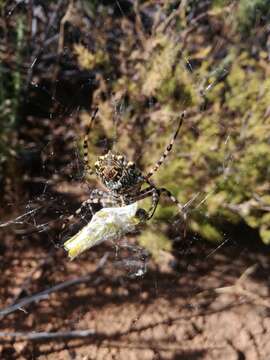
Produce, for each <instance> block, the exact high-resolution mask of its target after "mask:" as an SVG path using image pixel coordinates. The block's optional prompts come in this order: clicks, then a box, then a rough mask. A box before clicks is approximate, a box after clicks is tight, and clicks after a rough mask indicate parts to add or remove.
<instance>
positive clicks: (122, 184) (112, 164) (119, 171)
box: [95, 151, 144, 195]
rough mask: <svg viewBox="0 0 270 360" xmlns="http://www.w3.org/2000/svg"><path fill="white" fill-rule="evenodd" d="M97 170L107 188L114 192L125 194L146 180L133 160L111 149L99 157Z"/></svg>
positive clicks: (96, 163) (96, 165)
mask: <svg viewBox="0 0 270 360" xmlns="http://www.w3.org/2000/svg"><path fill="white" fill-rule="evenodd" d="M95 171H96V174H97V176H98V177H99V178H100V180H101V181H102V183H103V184H104V185H105V186H106V188H107V189H108V190H109V191H111V192H113V193H114V194H119V195H120V194H123V193H125V192H126V191H127V189H133V188H134V186H135V187H136V188H137V186H138V185H140V184H142V183H143V181H144V179H143V177H142V176H140V171H139V169H138V168H136V166H135V164H134V163H133V162H132V161H127V159H126V157H125V156H123V155H120V154H114V153H113V152H111V151H109V152H108V153H107V154H106V155H103V156H99V157H98V160H97V161H96V162H95Z"/></svg>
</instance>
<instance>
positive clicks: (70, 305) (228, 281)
mask: <svg viewBox="0 0 270 360" xmlns="http://www.w3.org/2000/svg"><path fill="white" fill-rule="evenodd" d="M15 240H16V241H15ZM47 240H48V239H47ZM130 241H131V243H132V239H131V240H130ZM15 244H16V245H15ZM44 244H45V245H44ZM236 244H237V242H234V243H231V244H227V246H224V247H221V248H220V249H218V250H217V251H214V252H213V253H212V254H211V252H212V250H213V249H214V248H213V247H210V246H208V245H203V246H201V245H200V246H198V245H196V246H195V245H194V244H193V245H191V246H190V249H189V252H188V253H186V254H184V255H183V254H178V255H177V252H175V254H174V255H170V254H166V253H164V254H163V255H162V256H163V257H162V259H163V260H162V261H161V264H162V265H158V264H156V263H154V262H153V260H151V259H150V260H149V262H148V264H147V272H146V273H145V274H144V275H143V276H142V277H138V276H132V275H135V272H133V271H134V269H131V267H129V264H126V263H125V260H126V259H130V258H129V257H130V256H131V255H130V253H129V254H127V253H125V251H124V252H122V253H121V254H120V255H119V254H118V255H117V254H116V252H115V249H114V248H113V246H111V245H110V244H102V245H100V246H98V247H97V248H95V249H92V250H91V251H88V252H87V253H86V254H84V255H83V256H82V257H80V258H79V259H77V260H74V261H72V262H70V261H69V260H68V259H67V256H66V254H65V253H64V250H63V249H56V248H55V247H54V246H52V245H51V243H50V244H49V245H48V241H45V239H43V240H41V239H40V238H35V236H31V237H29V236H26V237H22V236H20V237H18V236H17V237H14V235H10V234H9V235H8V233H6V234H3V236H2V242H1V262H0V264H1V286H0V295H1V309H3V308H5V307H7V306H9V305H11V304H13V303H16V302H18V301H20V300H21V299H23V298H25V297H27V296H30V295H32V294H35V293H38V292H40V291H43V290H45V289H48V288H50V287H52V286H54V285H56V284H58V283H61V282H63V281H67V280H69V279H75V278H78V277H81V276H84V275H87V274H88V275H90V276H89V278H88V281H82V282H81V283H79V284H77V285H73V286H68V287H66V288H65V289H62V290H60V291H58V292H53V293H52V294H50V295H49V296H47V298H44V299H42V300H40V301H37V302H32V303H30V304H28V305H26V306H23V307H22V308H21V309H18V310H16V311H14V312H11V313H10V314H8V315H5V316H2V319H1V323H0V328H1V329H0V331H1V332H2V331H4V332H9V333H10V332H14V331H16V332H23V333H24V334H28V335H29V333H31V332H50V333H54V332H58V333H59V332H61V331H65V332H71V331H76V330H77V331H78V330H87V329H88V330H89V331H90V330H91V334H88V336H86V337H84V338H82V337H81V338H80V337H79V338H71V339H68V338H54V339H51V340H49V341H48V340H45V339H42V340H25V339H23V340H20V341H19V339H18V338H17V339H16V340H15V339H14V338H10V337H8V336H5V335H4V334H3V333H1V338H0V340H1V342H0V354H1V355H0V358H1V359H40V360H45V359H140V360H148V359H149V360H150V359H171V360H173V359H174V360H176V359H179V360H180V359H187V360H188V359H213V360H214V359H215V360H216V359H219V360H223V359H224V360H225V359H226V360H237V359H238V360H243V359H247V360H253V359H258V360H259V359H262V360H268V359H270V342H269V335H270V318H269V308H270V302H269V297H268V296H269V270H270V265H269V255H268V253H269V250H268V249H267V248H266V247H260V249H259V248H258V249H256V247H243V246H239V245H238V246H237V245H236ZM105 253H107V254H108V258H107V260H106V262H105V264H104V266H103V267H102V268H101V269H100V270H98V271H95V269H96V266H97V264H98V262H99V260H100V259H101V258H102V256H103V255H104V254H105ZM209 254H210V255H209ZM119 256H120V257H119ZM130 264H131V263H130ZM142 265H143V263H142ZM254 265H256V266H255V267H254ZM91 274H92V275H91ZM233 285H234V286H233ZM222 287H225V288H222Z"/></svg>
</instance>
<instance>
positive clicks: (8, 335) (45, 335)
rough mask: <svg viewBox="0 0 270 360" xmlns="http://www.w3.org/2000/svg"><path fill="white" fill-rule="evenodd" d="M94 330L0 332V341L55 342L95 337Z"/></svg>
mask: <svg viewBox="0 0 270 360" xmlns="http://www.w3.org/2000/svg"><path fill="white" fill-rule="evenodd" d="M95 334H96V332H95V330H92V329H89V330H74V331H59V332H47V331H42V332H17V331H16V332H4V331H2V332H0V342H1V341H14V340H16V341H23V340H34V341H37V340H55V339H74V338H85V337H88V336H92V335H95Z"/></svg>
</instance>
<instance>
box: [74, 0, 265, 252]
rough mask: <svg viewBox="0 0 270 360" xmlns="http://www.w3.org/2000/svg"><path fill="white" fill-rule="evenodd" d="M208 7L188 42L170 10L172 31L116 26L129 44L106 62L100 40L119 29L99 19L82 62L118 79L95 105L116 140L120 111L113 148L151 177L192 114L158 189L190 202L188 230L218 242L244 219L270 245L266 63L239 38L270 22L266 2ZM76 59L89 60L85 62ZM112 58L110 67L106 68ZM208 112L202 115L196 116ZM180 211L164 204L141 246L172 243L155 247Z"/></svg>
mask: <svg viewBox="0 0 270 360" xmlns="http://www.w3.org/2000/svg"><path fill="white" fill-rule="evenodd" d="M175 4H176V3H175ZM191 4H193V5H194V6H193V5H192V6H193V7H192V6H191V8H192V9H191V10H192V11H191V12H190V13H189V14H190V17H192V16H197V15H198V14H197V7H196V6H195V5H196V4H197V2H196V1H195V2H192V3H191ZM211 5H212V8H211V7H210V8H208V9H210V10H209V11H208V12H209V13H208V12H207V16H208V17H207V21H206V20H205V18H204V16H206V15H205V14H202V15H203V16H202V20H201V21H202V23H201V24H202V25H200V20H198V24H197V23H196V21H195V20H194V22H195V23H196V25H197V27H196V26H195V27H194V28H192V26H193V25H194V23H193V22H192V21H191V24H190V26H191V28H189V29H187V30H188V31H187V34H189V35H190V37H189V38H185V39H184V36H183V37H181V36H180V35H181V34H180V35H179V32H180V28H181V31H182V29H183V27H184V26H186V27H187V26H189V21H188V17H187V16H186V15H185V11H182V12H181V11H180V10H179V13H177V11H176V12H173V11H172V9H171V8H170V6H167V7H166V6H165V8H166V17H167V18H166V20H167V19H168V18H171V22H168V23H166V26H164V27H162V21H161V20H160V22H161V24H159V26H157V28H156V29H155V31H152V32H151V31H149V34H150V33H151V35H148V34H147V35H146V32H145V31H144V29H143V28H141V29H139V28H140V26H141V24H140V21H139V20H138V19H137V22H136V24H135V23H132V21H130V22H129V21H128V20H127V19H126V18H125V19H122V20H121V19H119V22H120V23H121V26H120V28H121V30H122V29H124V36H123V37H122V38H121V39H120V38H119V44H118V45H119V46H118V47H117V52H116V54H114V52H113V51H112V52H110V54H109V56H110V59H108V58H107V57H106V51H104V52H103V49H105V46H104V44H105V42H106V41H105V40H104V39H106V36H107V34H108V33H110V30H111V27H110V26H112V27H113V29H114V30H115V23H113V21H114V19H113V20H112V19H111V18H110V19H109V21H108V20H107V19H108V17H106V15H105V14H103V15H100V16H104V28H102V30H101V29H100V28H98V31H97V33H98V36H95V44H94V47H93V48H95V49H97V50H96V53H86V52H85V51H79V52H78V51H77V55H78V62H79V64H80V67H81V68H85V69H91V70H92V71H99V70H100V68H101V65H102V67H103V69H104V67H105V68H106V71H107V72H106V77H108V78H110V79H112V80H111V81H110V83H109V85H108V82H106V81H105V80H104V78H103V79H102V81H100V88H99V89H97V91H96V92H95V94H94V96H93V102H94V103H95V102H96V103H97V104H98V106H99V109H100V119H101V120H100V125H101V126H102V127H103V129H104V131H105V133H107V134H108V135H109V134H111V132H112V125H110V124H112V121H111V119H112V118H114V116H115V109H116V108H117V109H121V113H120V116H119V122H118V134H119V135H118V138H117V139H118V142H117V145H116V149H117V150H118V151H123V152H124V153H126V154H127V155H128V156H129V157H130V158H132V157H134V159H135V160H136V161H137V163H138V164H139V166H141V167H142V168H145V169H148V168H150V167H151V166H152V165H153V164H154V163H155V162H156V161H157V160H158V159H159V157H160V155H161V154H162V152H163V151H164V149H165V148H166V145H167V144H168V141H169V139H170V137H171V134H172V133H173V131H174V129H175V123H176V119H177V116H178V115H179V113H180V112H181V111H183V110H184V109H187V113H188V115H187V118H186V120H185V122H184V125H183V128H182V129H181V133H180V136H179V138H178V139H177V141H176V144H175V146H174V149H173V152H172V154H170V156H169V158H168V159H167V160H166V162H165V164H164V165H163V166H162V167H161V169H160V170H159V172H158V173H156V174H155V175H154V177H153V180H154V181H155V182H156V184H157V185H158V186H161V187H167V188H168V189H170V190H171V192H172V193H173V194H174V195H175V196H176V197H177V198H178V200H179V201H180V202H181V203H182V204H185V203H186V202H188V201H190V200H192V199H193V200H192V201H191V204H190V208H189V210H192V211H190V213H189V226H190V229H191V230H192V231H195V232H197V233H199V234H201V235H202V236H203V237H204V238H206V239H208V240H210V241H222V240H223V236H224V235H223V233H224V231H223V229H224V226H226V225H227V224H228V223H231V224H237V223H239V222H240V221H243V220H244V221H245V222H246V223H247V224H248V225H249V226H251V227H253V228H256V229H258V231H259V233H260V235H261V237H262V239H263V241H264V242H265V243H269V242H270V238H269V237H270V235H269V234H270V229H269V212H270V201H269V198H268V197H267V196H268V194H269V191H270V186H269V178H270V167H269V164H270V143H269V133H270V115H269V114H270V110H269V104H270V80H269V72H270V66H269V62H268V61H267V58H268V56H269V54H268V53H267V51H266V48H259V46H261V45H258V43H256V46H257V48H256V49H258V51H257V52H256V56H257V57H256V58H255V57H254V53H253V52H252V49H253V48H254V47H253V45H254V44H253V43H252V37H249V38H248V39H249V40H248V42H247V43H245V44H244V43H243V40H242V39H241V40H240V37H241V36H239V33H241V35H242V37H243V36H244V35H245V34H246V35H252V34H253V33H254V34H256V31H257V30H258V28H257V27H256V26H257V25H258V27H260V26H261V25H262V24H264V23H265V21H266V20H267V19H268V17H269V14H270V7H269V0H268V1H266V0H254V1H253V0H252V1H251V0H240V1H239V2H235V1H230V0H228V1H227V0H215V1H213V2H212V3H211ZM176 7H177V6H176ZM195 8H196V9H195ZM182 10H183V9H182ZM193 10H194V11H193ZM195 10H196V11H195ZM93 11H94V10H93ZM198 12H199V11H198ZM177 14H178V15H177ZM184 18H185V19H184ZM173 19H174V20H175V21H173ZM183 19H184V20H185V21H184V20H183ZM99 21H101V20H100V19H99ZM110 21H112V23H111V22H110ZM115 21H116V20H115ZM157 23H158V22H157ZM179 24H181V27H180V26H179ZM207 24H209V25H207ZM106 26H107V27H106ZM207 26H208V27H207ZM213 29H214V30H213ZM215 29H217V31H215ZM140 30H141V32H140ZM184 30H186V29H184ZM239 30H240V31H239ZM94 31H95V30H94V29H93V32H94ZM102 31H104V33H102ZM189 31H190V32H189ZM95 34H96V33H95ZM220 34H221V38H222V39H223V40H222V41H220V38H219V36H220ZM183 39H184V40H183ZM217 39H218V40H217ZM226 39H230V41H229V40H226ZM99 49H101V50H99ZM219 49H220V50H219ZM80 50H83V49H82V48H80ZM79 55H84V56H83V58H84V59H83V60H85V59H86V60H87V61H85V63H84V61H80V57H79ZM112 59H113V63H114V67H110V66H107V65H108V63H109V62H110V61H111V60H112ZM187 59H188V60H190V64H192V65H193V64H195V66H194V69H193V67H192V66H189V65H190V64H189V63H188V62H187ZM85 64H86V65H85ZM116 64H117V65H118V66H117V65H116ZM188 68H192V71H188V70H187V69H188ZM99 74H100V73H99ZM104 77H105V75H104ZM100 78H102V75H100V77H99V79H100ZM112 93H113V94H114V99H113V101H112V98H111V94H112ZM151 102H153V106H150V105H149V104H150V103H151ZM203 104H204V105H205V104H206V105H207V106H206V111H200V109H201V108H204V107H203V106H202V105H203ZM120 134H121V136H120ZM110 136H111V135H110ZM98 138H99V137H98V136H97V139H98ZM93 139H96V138H95V135H93ZM177 211H178V209H177V207H176V206H174V205H172V204H171V203H170V201H169V200H168V199H167V200H166V199H164V198H162V199H161V206H159V207H158V209H157V212H156V214H155V217H154V219H153V220H152V222H151V227H152V228H153V230H151V232H149V233H148V232H147V233H145V234H142V237H141V238H140V241H141V243H142V244H143V245H145V246H149V248H153V243H154V244H158V245H154V246H157V247H163V246H164V244H165V243H166V237H165V238H164V239H163V238H162V244H159V243H158V240H157V239H161V235H160V234H161V233H166V229H167V230H171V227H170V225H169V224H170V223H171V220H172V219H173V218H174V216H175V215H176V214H177ZM166 224H167V225H166ZM160 229H162V231H160ZM155 234H157V235H155ZM163 243H164V244H163ZM153 252H154V250H153Z"/></svg>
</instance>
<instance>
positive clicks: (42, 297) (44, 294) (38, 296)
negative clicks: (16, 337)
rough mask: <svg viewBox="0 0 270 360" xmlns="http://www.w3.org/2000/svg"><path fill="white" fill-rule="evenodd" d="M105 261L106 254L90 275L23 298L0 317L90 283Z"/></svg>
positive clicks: (3, 310)
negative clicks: (68, 289)
mask: <svg viewBox="0 0 270 360" xmlns="http://www.w3.org/2000/svg"><path fill="white" fill-rule="evenodd" d="M107 259H108V253H106V254H105V255H104V256H103V257H102V258H101V260H100V261H99V263H98V265H97V267H96V269H95V271H94V272H92V273H90V274H87V275H84V276H81V277H79V278H76V279H71V280H67V281H64V282H62V283H60V284H57V285H55V286H53V287H51V288H49V289H47V290H44V291H41V292H39V293H37V294H34V295H32V296H28V297H25V298H23V299H22V300H21V301H19V302H18V303H16V304H14V305H11V306H8V307H6V308H4V309H2V310H0V317H3V316H5V315H8V314H11V313H12V312H14V311H16V310H23V308H24V307H25V306H27V305H29V304H31V303H33V302H35V303H38V302H39V301H41V300H46V299H48V297H49V295H50V294H52V293H55V292H57V291H61V290H64V289H66V288H68V287H70V286H74V285H79V284H82V283H85V282H88V281H90V280H91V279H92V278H93V276H94V275H96V274H97V273H98V272H99V271H100V269H101V268H102V267H103V266H104V264H105V263H106V261H107Z"/></svg>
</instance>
